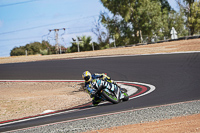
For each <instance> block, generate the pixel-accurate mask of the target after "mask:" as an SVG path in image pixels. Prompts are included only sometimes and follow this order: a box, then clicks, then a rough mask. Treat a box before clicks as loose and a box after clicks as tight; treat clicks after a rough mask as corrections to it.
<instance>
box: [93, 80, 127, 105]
mask: <svg viewBox="0 0 200 133" xmlns="http://www.w3.org/2000/svg"><path fill="white" fill-rule="evenodd" d="M92 84H93V85H92V86H93V87H94V89H95V90H96V93H95V96H96V97H98V98H100V99H101V100H107V101H110V102H111V103H113V104H117V103H119V102H121V101H128V99H129V97H128V94H127V93H126V92H127V91H126V89H123V88H121V87H120V86H118V85H117V84H116V83H111V82H107V81H104V80H102V79H96V80H95V81H94V82H93V83H92Z"/></svg>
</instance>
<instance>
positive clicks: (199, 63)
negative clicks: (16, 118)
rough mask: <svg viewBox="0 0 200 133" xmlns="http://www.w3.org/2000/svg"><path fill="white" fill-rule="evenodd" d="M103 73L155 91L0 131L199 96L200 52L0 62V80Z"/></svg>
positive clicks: (73, 78)
mask: <svg viewBox="0 0 200 133" xmlns="http://www.w3.org/2000/svg"><path fill="white" fill-rule="evenodd" d="M86 70H89V71H90V72H91V73H94V72H97V73H103V72H105V73H107V74H108V75H109V76H110V77H111V78H112V79H113V80H116V81H131V82H141V83H147V84H151V85H154V86H155V87H156V90H155V91H153V92H152V93H150V94H148V95H145V96H143V97H140V98H136V99H133V100H129V101H127V102H122V103H120V104H115V105H113V104H106V105H102V106H98V107H91V106H88V107H82V108H81V109H80V111H77V112H76V111H75V112H71V113H69V112H67V113H61V114H58V115H53V116H48V117H43V118H38V119H33V120H28V121H25V122H17V123H12V124H8V125H5V126H2V127H1V126H0V132H2V131H9V130H15V129H20V128H26V127H31V126H38V125H43V124H48V123H54V122H59V121H66V120H73V119H77V118H83V117H86V116H95V115H100V114H106V113H111V112H119V111H124V110H130V109H138V108H143V107H150V106H157V105H163V104H170V103H176V102H184V101H190V100H199V99H200V53H182V54H158V55H142V56H122V57H106V58H84V59H66V60H49V61H39V62H28V63H11V64H1V65H0V80H54V79H56V80H63V79H64V80H81V78H82V77H81V75H82V73H83V71H86Z"/></svg>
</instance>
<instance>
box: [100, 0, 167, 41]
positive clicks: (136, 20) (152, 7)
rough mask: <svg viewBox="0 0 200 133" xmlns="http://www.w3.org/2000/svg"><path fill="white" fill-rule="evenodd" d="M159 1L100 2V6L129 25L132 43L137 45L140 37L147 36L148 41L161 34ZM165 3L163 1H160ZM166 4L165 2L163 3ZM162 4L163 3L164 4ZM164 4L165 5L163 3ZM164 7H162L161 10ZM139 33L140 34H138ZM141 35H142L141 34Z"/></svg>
mask: <svg viewBox="0 0 200 133" xmlns="http://www.w3.org/2000/svg"><path fill="white" fill-rule="evenodd" d="M160 1H161V0H123V1H122V0H112V1H110V0H101V2H102V4H103V5H104V6H105V7H106V8H108V9H109V11H111V13H113V14H114V16H116V15H119V16H121V17H122V18H123V20H124V21H125V22H127V23H128V24H131V26H129V29H132V31H133V33H132V35H133V36H134V43H138V42H139V40H140V38H141V35H142V34H143V35H148V38H149V40H151V37H152V36H153V35H155V34H161V32H160V28H161V27H162V25H163V23H162V8H161V6H162V3H161V2H160ZM162 1H165V0H162ZM165 2H166V1H165ZM165 2H164V3H165ZM165 4H166V3H165ZM165 6H166V5H163V8H164V7H165ZM138 32H140V34H138ZM141 33H142V34H141Z"/></svg>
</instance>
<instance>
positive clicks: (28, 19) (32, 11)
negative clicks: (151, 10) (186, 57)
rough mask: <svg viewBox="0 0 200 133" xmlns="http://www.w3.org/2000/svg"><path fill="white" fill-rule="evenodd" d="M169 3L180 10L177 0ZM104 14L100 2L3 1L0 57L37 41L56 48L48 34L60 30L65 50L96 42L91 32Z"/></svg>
mask: <svg viewBox="0 0 200 133" xmlns="http://www.w3.org/2000/svg"><path fill="white" fill-rule="evenodd" d="M168 2H169V3H170V5H171V6H172V8H174V9H175V10H176V9H177V8H178V7H177V4H176V2H175V0H168ZM104 11H106V12H108V10H107V9H105V8H104V7H103V5H102V4H101V2H100V0H0V57H8V56H10V52H11V50H12V49H13V48H14V47H19V46H25V45H26V44H29V43H32V42H36V41H37V42H41V41H42V40H46V41H49V42H50V44H52V45H55V32H54V31H51V32H49V30H52V29H61V30H59V32H58V35H59V36H58V39H59V44H61V45H63V46H65V47H70V46H71V42H72V38H76V37H77V36H83V35H86V36H91V37H92V39H93V40H92V41H97V38H96V36H95V35H94V33H92V31H91V29H92V28H94V23H95V21H97V20H98V18H99V14H100V12H104ZM63 28H65V30H63Z"/></svg>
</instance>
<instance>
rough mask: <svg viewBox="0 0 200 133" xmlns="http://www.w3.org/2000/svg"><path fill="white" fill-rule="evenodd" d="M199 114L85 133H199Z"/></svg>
mask: <svg viewBox="0 0 200 133" xmlns="http://www.w3.org/2000/svg"><path fill="white" fill-rule="evenodd" d="M199 132H200V114H195V115H191V116H183V117H176V118H172V119H169V120H162V121H156V122H149V123H140V124H132V125H126V126H119V127H112V128H108V129H101V130H95V131H89V132H87V133H199Z"/></svg>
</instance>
